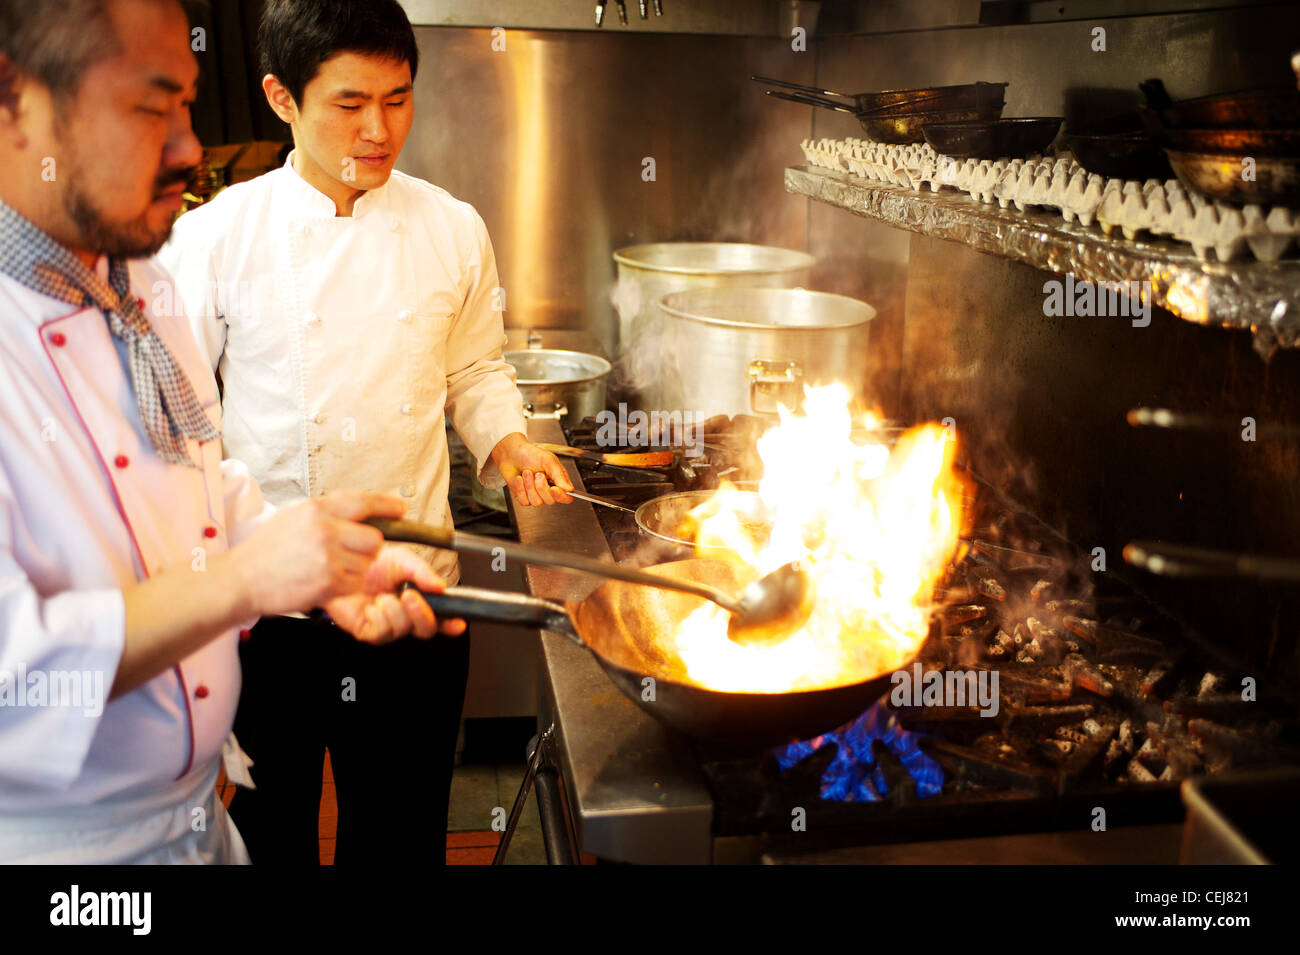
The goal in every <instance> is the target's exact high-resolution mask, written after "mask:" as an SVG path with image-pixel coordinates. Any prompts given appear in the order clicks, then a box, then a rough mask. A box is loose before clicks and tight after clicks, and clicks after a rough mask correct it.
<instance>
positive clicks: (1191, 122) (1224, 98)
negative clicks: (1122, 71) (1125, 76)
mask: <svg viewBox="0 0 1300 955" xmlns="http://www.w3.org/2000/svg"><path fill="white" fill-rule="evenodd" d="M1138 87H1139V88H1140V89H1141V90H1142V92H1143V94H1144V95H1145V96H1146V100H1147V105H1146V106H1145V107H1142V109H1141V112H1142V120H1143V122H1144V123H1146V125H1147V128H1148V129H1149V130H1150V131H1151V133H1152V134H1153V135H1156V136H1159V135H1160V134H1161V133H1164V132H1166V131H1168V130H1174V129H1214V128H1220V129H1222V128H1237V129H1252V128H1253V129H1295V128H1296V127H1300V91H1298V90H1296V89H1295V88H1294V87H1290V86H1282V87H1278V88H1276V89H1251V90H1239V91H1237V92H1233V93H1216V94H1214V95H1213V96H1199V97H1197V98H1196V99H1185V100H1180V101H1179V102H1176V103H1175V102H1174V101H1173V100H1172V99H1171V98H1170V96H1169V93H1168V92H1167V91H1166V90H1165V86H1164V84H1163V83H1162V82H1160V80H1145V81H1144V82H1142V83H1139V84H1138Z"/></svg>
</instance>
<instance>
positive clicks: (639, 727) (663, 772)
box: [515, 418, 713, 863]
mask: <svg viewBox="0 0 1300 955" xmlns="http://www.w3.org/2000/svg"><path fill="white" fill-rule="evenodd" d="M528 437H529V438H530V439H531V440H533V441H541V442H550V443H564V436H563V433H562V431H561V430H560V426H559V424H558V423H557V422H555V421H553V420H548V419H540V418H533V419H530V421H529V423H528ZM565 466H566V467H567V468H568V472H569V476H570V477H571V478H572V479H573V481H574V484H575V486H577V487H579V488H581V487H583V485H582V479H581V477H580V476H579V474H578V469H577V467H576V466H575V465H574V463H573V462H571V461H566V462H565ZM515 517H516V520H517V522H518V527H519V539H520V541H522V542H523V543H527V544H534V545H538V546H544V547H555V548H559V549H563V550H566V551H569V552H571V553H577V554H582V555H584V556H587V557H596V558H604V559H611V558H610V554H609V547H608V546H607V545H606V543H605V538H604V535H603V534H602V533H601V531H600V525H599V524H598V523H597V520H596V515H595V513H594V512H593V510H592V505H590V504H587V503H585V502H582V501H575V502H574V503H572V504H569V505H560V506H555V507H540V508H532V507H529V508H517V509H516V510H515ZM525 579H526V581H527V583H528V589H529V591H530V592H531V593H532V594H533V595H535V596H538V597H545V598H547V599H551V600H581V599H582V598H583V597H585V596H586V595H587V594H588V593H590V592H591V591H592V590H593V589H594V588H595V587H596V586H597V585H598V583H599V581H596V580H593V579H592V578H590V577H587V576H586V575H583V574H578V573H574V572H571V571H566V570H561V569H557V568H550V567H532V566H530V567H528V568H527V570H526V571H525ZM541 639H542V673H541V682H542V686H541V701H540V714H539V724H540V726H541V727H542V728H545V727H546V726H548V725H550V724H551V723H552V722H553V723H554V725H555V735H556V741H557V744H558V751H559V754H560V760H561V763H562V766H561V769H562V775H563V778H564V782H565V786H566V797H567V798H568V800H569V802H570V809H571V811H572V814H573V817H574V822H575V825H576V826H577V830H578V840H579V844H580V847H581V849H582V851H583V852H585V853H590V854H591V855H594V856H597V857H599V858H602V859H611V860H618V861H622V862H640V863H667V862H679V863H706V862H708V861H710V860H709V845H710V843H711V835H710V833H711V826H712V821H713V803H712V799H711V798H710V796H709V792H708V789H707V788H706V787H705V783H704V778H703V776H702V775H701V774H700V771H699V769H698V768H697V767H696V765H695V763H694V761H693V759H692V758H691V755H690V752H689V748H688V746H687V744H686V742H685V741H684V740H683V739H682V738H681V737H679V736H677V735H676V734H674V733H671V732H670V731H669V730H667V729H666V728H664V727H663V726H662V725H661V724H659V723H658V722H656V721H655V720H654V719H652V718H651V717H650V716H648V715H646V714H645V713H643V712H642V711H641V710H640V709H639V708H638V707H637V706H636V704H634V703H633V702H632V701H631V700H629V699H628V698H627V697H625V696H624V695H623V693H622V691H620V690H619V689H618V688H617V687H616V686H614V684H613V683H612V682H610V680H609V678H608V677H607V676H606V675H605V672H604V670H602V669H601V668H600V665H599V664H598V663H597V662H596V660H595V658H594V657H593V656H592V655H591V654H590V653H587V652H586V651H584V650H582V649H580V648H579V647H577V646H574V644H573V643H571V642H570V641H569V640H568V639H567V638H565V637H563V636H561V635H559V634H555V633H550V632H543V633H542V638H541Z"/></svg>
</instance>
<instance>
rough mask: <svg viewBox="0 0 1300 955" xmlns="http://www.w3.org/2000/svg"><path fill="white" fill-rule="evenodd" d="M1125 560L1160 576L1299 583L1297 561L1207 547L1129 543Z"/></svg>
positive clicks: (1299, 572)
mask: <svg viewBox="0 0 1300 955" xmlns="http://www.w3.org/2000/svg"><path fill="white" fill-rule="evenodd" d="M1123 553H1124V559H1125V560H1126V561H1128V562H1129V563H1130V564H1133V565H1134V566H1136V567H1141V568H1142V569H1144V570H1149V571H1150V572H1151V573H1153V574H1159V575H1160V576H1162V577H1247V578H1253V579H1256V580H1270V581H1272V580H1280V581H1287V582H1289V583H1300V559H1296V558H1294V557H1267V556H1262V555H1260V554H1238V553H1234V552H1232V551H1226V550H1217V549H1214V548H1209V547H1194V546H1190V545H1187V544H1170V543H1168V542H1166V541H1140V540H1138V541H1132V542H1130V543H1129V544H1127V545H1126V546H1125V547H1124V552H1123Z"/></svg>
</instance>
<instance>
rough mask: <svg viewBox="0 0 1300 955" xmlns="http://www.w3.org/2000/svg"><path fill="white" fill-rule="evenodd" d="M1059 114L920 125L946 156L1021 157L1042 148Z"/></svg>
mask: <svg viewBox="0 0 1300 955" xmlns="http://www.w3.org/2000/svg"><path fill="white" fill-rule="evenodd" d="M1061 121H1062V120H1061V117H1060V116H1025V117H1017V118H1016V119H994V120H987V121H986V120H979V119H976V120H967V121H965V122H960V123H932V124H930V125H928V126H925V127H922V129H921V132H922V134H924V136H925V141H926V142H927V143H929V144H930V147H931V148H932V149H933V150H934V151H935V152H937V153H941V154H943V155H945V156H955V157H958V158H963V157H966V156H971V157H973V158H975V159H1001V158H1002V157H1004V156H1005V157H1008V158H1011V159H1023V158H1024V157H1025V156H1028V155H1030V154H1031V153H1037V152H1042V151H1043V150H1044V149H1046V148H1047V146H1048V144H1049V143H1051V141H1052V140H1053V139H1055V138H1056V133H1057V131H1058V130H1060V128H1061Z"/></svg>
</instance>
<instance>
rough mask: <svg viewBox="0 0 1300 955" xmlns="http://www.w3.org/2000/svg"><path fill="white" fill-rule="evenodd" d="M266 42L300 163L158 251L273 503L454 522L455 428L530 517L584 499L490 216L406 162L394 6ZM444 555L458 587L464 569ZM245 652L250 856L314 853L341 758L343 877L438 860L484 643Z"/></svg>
mask: <svg viewBox="0 0 1300 955" xmlns="http://www.w3.org/2000/svg"><path fill="white" fill-rule="evenodd" d="M259 42H260V46H261V52H262V72H263V73H264V74H265V77H264V79H263V83H262V85H263V90H264V92H265V94H266V98H267V102H268V103H269V104H270V106H271V109H272V110H274V111H275V114H276V115H277V116H279V117H280V119H282V120H283V121H284V122H285V123H287V124H288V125H289V127H290V129H291V130H292V133H293V143H294V150H293V152H292V153H291V154H290V155H289V157H288V160H287V161H286V163H285V165H284V166H283V167H282V168H280V169H278V170H276V171H274V172H271V173H269V174H267V175H265V176H262V177H260V178H258V179H255V180H253V181H251V182H247V183H241V184H239V185H235V186H232V187H230V188H228V189H226V190H225V191H223V192H222V193H221V194H220V195H218V196H217V197H216V198H215V199H214V200H212V201H211V202H209V203H208V204H206V205H204V206H202V207H200V208H198V209H195V210H193V211H191V212H188V213H186V214H185V215H184V216H182V217H181V218H180V220H179V221H178V222H177V225H176V230H175V233H174V235H173V237H172V239H171V241H170V243H169V244H168V246H167V248H165V249H164V250H163V252H162V255H161V259H162V261H163V262H164V263H165V264H166V265H167V266H168V268H169V269H170V270H171V271H172V272H173V274H174V275H175V278H176V283H177V286H176V287H177V291H178V293H179V294H180V295H181V296H182V297H183V299H184V301H185V304H186V310H187V311H188V312H189V315H190V319H191V321H192V323H193V326H194V331H195V335H196V337H197V338H198V340H199V345H200V349H201V350H202V352H203V354H204V356H205V358H206V359H207V361H208V363H209V365H210V366H211V367H212V369H213V370H214V371H216V372H218V373H219V374H220V378H221V381H222V385H223V388H224V392H223V404H224V409H225V417H226V422H227V425H226V430H225V435H224V440H225V444H226V450H227V452H228V453H229V454H231V455H232V456H234V457H238V458H241V459H242V460H245V461H247V462H248V465H249V467H250V469H251V471H252V473H253V476H254V477H255V478H257V480H258V482H259V483H260V485H261V486H262V488H263V490H264V492H265V493H266V495H267V497H268V498H269V499H270V500H271V501H272V502H274V503H277V504H284V503H289V502H293V501H301V500H306V499H309V498H311V497H313V496H315V495H318V494H320V493H322V492H328V491H331V490H334V489H336V488H340V487H365V488H372V489H375V490H383V491H387V492H390V493H392V494H394V495H397V496H399V497H400V498H402V499H403V500H404V501H406V502H407V505H408V509H409V513H410V516H411V517H412V518H415V519H418V520H422V521H426V522H429V523H432V524H436V525H440V526H450V525H451V512H450V507H449V505H448V501H447V490H448V482H449V462H448V449H447V438H446V419H447V418H449V419H450V420H451V423H452V424H453V425H454V426H455V428H456V430H457V432H458V433H459V434H460V436H461V437H462V438H463V439H464V441H465V444H466V446H467V447H468V448H469V450H470V452H471V454H472V455H473V456H474V459H475V461H476V463H477V473H478V478H479V479H480V480H481V481H482V483H483V484H484V485H486V486H487V487H490V488H491V487H501V486H502V485H503V484H505V483H507V482H508V483H509V485H510V487H511V490H512V492H513V496H514V500H515V502H516V503H517V504H518V505H520V506H530V505H542V504H552V503H556V502H567V501H570V500H572V499H571V498H570V497H569V496H568V495H567V494H565V493H564V490H572V484H571V482H570V481H569V478H568V476H567V474H566V473H565V471H564V468H563V466H562V465H561V464H560V463H559V461H558V460H557V459H556V458H555V456H554V455H552V454H550V453H549V452H546V451H543V450H542V449H540V448H538V447H536V446H535V445H533V444H531V443H529V442H528V440H527V439H526V438H525V436H524V434H523V432H524V428H525V423H524V416H523V407H522V400H521V397H520V394H519V391H518V388H517V387H516V385H515V374H514V370H513V368H512V367H511V366H510V365H509V364H507V363H506V362H505V361H504V360H503V359H502V347H503V345H504V343H505V333H504V328H503V322H502V312H501V301H502V294H501V289H500V288H499V287H498V286H499V284H500V283H499V279H498V277H497V269H496V264H495V260H494V258H493V253H492V245H491V243H490V241H489V239H488V233H487V229H486V227H485V226H484V224H483V220H482V219H481V218H480V217H479V215H478V213H476V212H475V211H474V209H473V207H472V206H470V205H469V204H468V203H465V202H462V201H459V200H457V199H455V198H453V197H452V196H451V195H449V194H448V193H447V192H446V191H444V190H443V189H441V188H439V187H438V186H435V185H433V184H431V183H428V182H425V181H423V180H421V179H416V178H414V177H412V176H408V175H404V174H402V173H400V172H395V171H394V169H393V166H394V163H396V161H397V158H398V155H399V154H400V153H401V151H402V145H403V143H404V142H405V141H406V137H407V134H408V132H409V131H410V129H411V124H412V119H413V116H414V98H415V91H414V87H413V83H414V78H415V75H416V69H417V66H418V61H419V52H418V50H417V49H416V44H415V35H414V31H413V30H412V29H411V25H410V23H409V22H408V20H407V18H406V14H405V13H404V12H403V10H402V8H401V6H400V5H399V4H398V3H397V0H269V2H268V3H267V4H266V8H265V11H264V14H263V19H262V22H261V26H260V32H259ZM444 413H445V416H446V417H444ZM552 482H554V486H553V484H552ZM430 560H431V563H432V564H433V567H434V569H435V570H436V571H438V573H439V574H440V575H441V576H443V577H445V578H446V579H447V580H448V581H450V582H455V581H456V580H457V579H458V576H459V570H458V566H457V562H456V556H455V555H454V554H452V553H450V552H446V551H433V552H431V557H430ZM240 650H241V656H242V659H243V661H244V672H245V675H246V679H245V683H244V692H243V698H242V700H241V702H240V708H239V715H238V717H237V720H236V733H237V735H238V736H239V739H240V740H241V742H242V743H243V744H244V746H245V748H246V749H247V750H248V753H249V755H250V756H251V757H252V758H253V759H254V760H255V762H256V764H257V775H256V777H255V778H256V782H257V788H256V789H253V790H245V789H241V790H240V791H239V792H238V793H237V794H236V796H235V798H234V801H233V802H232V804H231V810H230V811H231V814H232V815H233V816H234V818H235V820H236V822H238V823H239V826H240V829H241V831H242V832H244V834H245V837H246V838H247V840H248V844H249V848H250V851H251V853H252V855H253V858H254V860H256V861H269V862H273V863H274V862H284V863H298V864H303V863H308V864H312V863H315V862H316V861H317V858H318V855H317V851H318V850H317V831H318V822H317V817H318V814H319V808H318V807H319V804H320V797H321V779H322V766H323V760H324V752H325V750H326V749H328V751H329V754H330V765H331V768H332V772H333V778H334V785H335V791H336V793H337V796H338V804H339V817H338V835H337V841H336V846H335V855H334V861H335V863H336V864H349V863H365V864H375V865H382V864H392V863H398V864H405V863H407V862H409V860H410V859H411V858H419V859H421V860H422V862H424V863H425V864H429V863H434V864H440V863H441V862H442V861H443V859H444V855H445V846H446V841H445V830H446V819H447V802H448V796H449V792H450V785H451V771H452V764H453V761H454V757H455V749H456V740H457V732H458V729H459V722H460V710H461V704H462V701H463V699H464V692H465V681H466V674H467V671H468V661H469V656H468V654H469V647H468V640H467V639H464V638H461V639H456V640H451V639H441V640H440V639H436V638H435V639H434V640H431V641H427V642H422V641H416V640H404V641H398V642H396V643H393V644H392V645H389V646H384V647H368V646H366V647H363V646H357V645H356V644H355V642H354V641H349V640H346V639H343V638H342V637H341V635H338V634H334V633H331V632H329V630H328V629H327V628H322V626H321V625H319V624H317V623H314V622H312V621H310V620H300V619H286V618H268V619H264V620H262V621H261V622H260V623H259V624H258V626H257V627H256V628H254V630H253V634H252V638H251V639H250V640H249V641H248V642H247V643H246V644H244V645H243V646H242V647H241V648H240ZM394 724H398V725H401V726H403V727H404V728H405V734H406V735H405V736H404V737H402V738H397V737H392V736H389V735H388V734H386V733H385V732H384V728H385V727H386V726H391V725H394ZM397 793H400V794H404V798H405V799H406V800H407V801H406V802H405V803H404V804H398V805H395V803H394V797H395V794H397ZM401 805H405V806H406V809H407V811H406V812H403V811H401V810H400V806H401ZM490 808H491V807H485V809H484V811H485V812H489V811H490ZM413 816H415V817H418V819H419V821H420V824H419V825H415V826H413V825H412V824H411V819H412V817H413ZM485 818H486V816H485Z"/></svg>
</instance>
